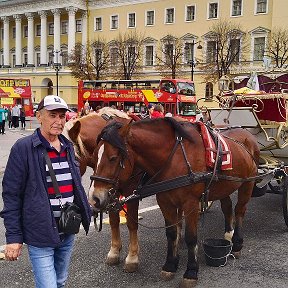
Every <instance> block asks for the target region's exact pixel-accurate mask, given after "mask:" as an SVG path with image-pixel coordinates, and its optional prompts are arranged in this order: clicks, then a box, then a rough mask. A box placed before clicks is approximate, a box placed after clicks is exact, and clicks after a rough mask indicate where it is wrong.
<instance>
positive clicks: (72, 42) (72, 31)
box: [66, 7, 78, 57]
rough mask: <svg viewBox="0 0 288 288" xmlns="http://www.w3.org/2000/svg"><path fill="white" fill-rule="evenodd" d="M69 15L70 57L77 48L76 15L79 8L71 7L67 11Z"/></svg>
mask: <svg viewBox="0 0 288 288" xmlns="http://www.w3.org/2000/svg"><path fill="white" fill-rule="evenodd" d="M66 10H67V11H68V14H69V21H68V35H69V37H68V57H69V54H71V52H72V51H73V49H74V48H75V33H76V20H75V14H76V12H77V10H78V9H77V8H75V7H69V8H67V9H66Z"/></svg>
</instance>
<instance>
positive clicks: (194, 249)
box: [180, 199, 199, 288]
mask: <svg viewBox="0 0 288 288" xmlns="http://www.w3.org/2000/svg"><path fill="white" fill-rule="evenodd" d="M184 217H185V243H186V245H187V248H188V262H187V269H186V271H185V273H184V276H183V279H182V281H181V283H180V287H181V288H188V287H189V288H190V287H194V286H195V285H196V283H197V279H198V270H199V264H198V259H197V258H198V257H197V254H198V245H197V226H198V218H199V201H198V200H197V199H196V200H195V201H193V202H186V203H185V206H184Z"/></svg>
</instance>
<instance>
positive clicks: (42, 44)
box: [38, 11, 48, 66]
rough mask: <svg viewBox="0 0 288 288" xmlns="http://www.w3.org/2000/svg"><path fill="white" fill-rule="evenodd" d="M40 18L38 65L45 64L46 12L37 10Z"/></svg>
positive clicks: (46, 62)
mask: <svg viewBox="0 0 288 288" xmlns="http://www.w3.org/2000/svg"><path fill="white" fill-rule="evenodd" d="M38 14H39V15H40V18H41V39H40V66H47V64H48V61H47V12H46V11H39V12H38Z"/></svg>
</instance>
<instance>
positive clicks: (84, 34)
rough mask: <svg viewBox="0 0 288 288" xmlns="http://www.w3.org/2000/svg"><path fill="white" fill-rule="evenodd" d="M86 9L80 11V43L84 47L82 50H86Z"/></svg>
mask: <svg viewBox="0 0 288 288" xmlns="http://www.w3.org/2000/svg"><path fill="white" fill-rule="evenodd" d="M87 16H88V15H87V11H84V12H83V13H82V45H83V47H84V49H83V50H86V45H87V39H88V38H87Z"/></svg>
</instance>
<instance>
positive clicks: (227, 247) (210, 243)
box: [203, 239, 232, 267]
mask: <svg viewBox="0 0 288 288" xmlns="http://www.w3.org/2000/svg"><path fill="white" fill-rule="evenodd" d="M203 249H204V253H205V260H206V264H207V265H208V266H213V267H219V266H225V265H226V263H227V258H228V257H229V255H230V253H231V251H232V243H231V242H230V241H228V240H225V239H205V240H204V243H203Z"/></svg>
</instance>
